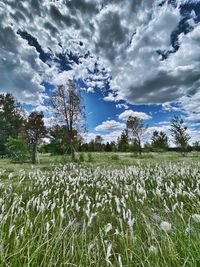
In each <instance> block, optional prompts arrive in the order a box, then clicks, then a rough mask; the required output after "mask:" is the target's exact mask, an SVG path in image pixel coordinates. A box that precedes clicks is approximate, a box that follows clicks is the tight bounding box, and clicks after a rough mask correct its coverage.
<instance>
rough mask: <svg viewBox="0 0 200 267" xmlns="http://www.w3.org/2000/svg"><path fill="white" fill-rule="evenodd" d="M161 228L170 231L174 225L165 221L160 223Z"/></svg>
mask: <svg viewBox="0 0 200 267" xmlns="http://www.w3.org/2000/svg"><path fill="white" fill-rule="evenodd" d="M160 228H161V229H162V230H163V231H165V232H169V231H170V230H171V228H172V225H171V223H169V222H165V221H163V222H161V224H160Z"/></svg>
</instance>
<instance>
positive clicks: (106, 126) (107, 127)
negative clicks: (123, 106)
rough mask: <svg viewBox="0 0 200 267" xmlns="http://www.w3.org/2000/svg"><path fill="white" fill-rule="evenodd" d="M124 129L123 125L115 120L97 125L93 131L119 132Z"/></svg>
mask: <svg viewBox="0 0 200 267" xmlns="http://www.w3.org/2000/svg"><path fill="white" fill-rule="evenodd" d="M125 127H126V125H125V123H120V122H118V121H115V120H107V121H104V122H102V124H100V125H98V126H97V127H96V128H95V130H96V131H116V130H121V129H124V128H125Z"/></svg>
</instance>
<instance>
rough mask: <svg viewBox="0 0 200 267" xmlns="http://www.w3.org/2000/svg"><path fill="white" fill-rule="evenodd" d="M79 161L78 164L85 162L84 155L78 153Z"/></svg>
mask: <svg viewBox="0 0 200 267" xmlns="http://www.w3.org/2000/svg"><path fill="white" fill-rule="evenodd" d="M79 161H80V162H83V161H85V155H84V153H80V154H79Z"/></svg>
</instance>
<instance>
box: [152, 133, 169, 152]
mask: <svg viewBox="0 0 200 267" xmlns="http://www.w3.org/2000/svg"><path fill="white" fill-rule="evenodd" d="M151 140H152V143H151V145H152V148H153V149H154V150H157V151H158V150H167V149H168V147H169V145H168V136H167V135H166V134H165V133H164V132H162V131H160V132H159V131H154V132H153V135H152V138H151Z"/></svg>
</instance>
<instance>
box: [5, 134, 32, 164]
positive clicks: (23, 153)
mask: <svg viewBox="0 0 200 267" xmlns="http://www.w3.org/2000/svg"><path fill="white" fill-rule="evenodd" d="M6 149H7V151H8V153H9V155H10V157H11V158H12V159H13V160H14V161H25V160H27V159H29V158H30V151H29V149H28V146H27V145H26V144H25V143H24V142H23V140H21V139H17V138H13V137H9V138H8V139H7V143H6Z"/></svg>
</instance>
